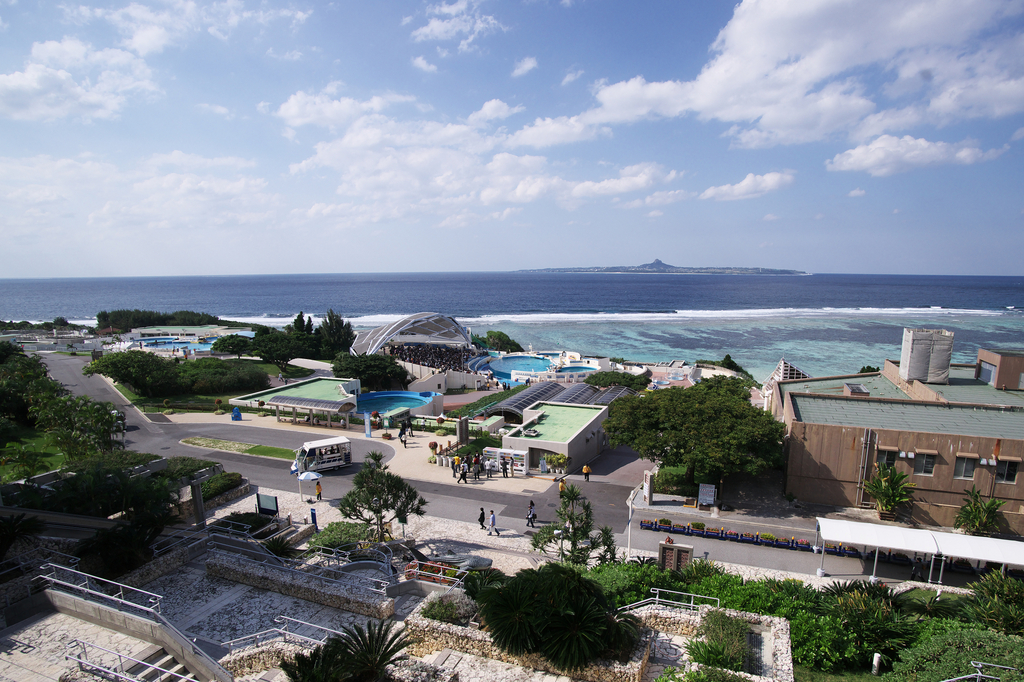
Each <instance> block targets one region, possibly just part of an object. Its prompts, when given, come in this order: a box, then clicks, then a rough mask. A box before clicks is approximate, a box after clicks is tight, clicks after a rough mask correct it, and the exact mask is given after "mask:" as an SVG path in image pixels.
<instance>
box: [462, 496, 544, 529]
mask: <svg viewBox="0 0 1024 682" xmlns="http://www.w3.org/2000/svg"><path fill="white" fill-rule="evenodd" d="M477 521H479V522H480V530H486V531H487V534H488V535H491V534H492V533H493V534H494V535H497V536H498V537H501V533H500V532H498V517H497V516H495V514H494V510H493V509H492V510H491V515H490V517H489V518H488V516H487V514H485V513H484V508H483V507H480V517H479V518H478V519H477ZM536 521H537V508H536V507H534V506H533V500H530V507H529V509H527V510H526V525H527V526H529V527H530V528H536V527H537V526H536V525H535V523H536ZM485 522H487V525H484V523H485Z"/></svg>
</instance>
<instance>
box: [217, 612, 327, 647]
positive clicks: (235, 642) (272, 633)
mask: <svg viewBox="0 0 1024 682" xmlns="http://www.w3.org/2000/svg"><path fill="white" fill-rule="evenodd" d="M274 622H275V623H279V624H281V625H282V627H279V628H270V629H269V630H263V631H262V632H257V633H254V634H251V635H246V636H244V637H238V638H236V639H232V640H228V641H227V642H221V646H222V647H224V648H226V649H227V650H228V651H229V652H231V651H234V650H236V649H241V648H244V647H247V646H259V645H260V644H261V643H263V644H265V643H267V642H273V641H275V640H281V641H282V642H289V643H293V644H298V645H300V646H304V647H306V648H307V649H312V648H314V647H318V646H320V645H321V644H323V643H324V642H326V641H327V639H328V638H329V637H331V636H332V635H333V636H338V637H341V636H344V634H345V633H343V632H340V631H338V630H332V629H330V628H325V627H324V626H322V625H316V624H314V623H307V622H305V621H302V620H297V619H295V618H289V617H288V616H278V617H277V618H275V619H274ZM290 627H304V628H313V629H314V630H320V631H322V632H324V633H325V634H324V636H323V638H322V639H317V638H315V637H309V636H307V635H300V634H298V633H297V632H292V631H290V630H289V629H288V628H290Z"/></svg>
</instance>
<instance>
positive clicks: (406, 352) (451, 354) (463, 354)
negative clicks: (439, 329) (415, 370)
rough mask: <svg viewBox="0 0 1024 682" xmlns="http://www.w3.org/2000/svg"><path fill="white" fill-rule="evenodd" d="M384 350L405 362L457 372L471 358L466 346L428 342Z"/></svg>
mask: <svg viewBox="0 0 1024 682" xmlns="http://www.w3.org/2000/svg"><path fill="white" fill-rule="evenodd" d="M384 352H385V353H387V354H389V355H391V356H392V357H394V358H397V359H398V360H404V361H405V362H411V363H414V364H417V365H423V366H424V367H433V368H434V369H440V370H449V369H450V370H453V371H456V372H461V371H463V368H464V367H465V366H466V360H468V359H469V358H470V351H469V350H467V349H465V348H451V347H449V346H433V345H426V344H417V345H408V346H406V345H402V346H386V347H385V350H384Z"/></svg>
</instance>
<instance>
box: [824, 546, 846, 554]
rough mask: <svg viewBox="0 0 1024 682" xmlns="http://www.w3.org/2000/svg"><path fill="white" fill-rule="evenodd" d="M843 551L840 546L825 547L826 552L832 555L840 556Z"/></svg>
mask: <svg viewBox="0 0 1024 682" xmlns="http://www.w3.org/2000/svg"><path fill="white" fill-rule="evenodd" d="M841 553H842V550H841V549H839V548H838V547H826V548H825V554H831V555H832V556H839V555H840V554H841Z"/></svg>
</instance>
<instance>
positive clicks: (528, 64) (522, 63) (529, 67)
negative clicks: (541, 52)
mask: <svg viewBox="0 0 1024 682" xmlns="http://www.w3.org/2000/svg"><path fill="white" fill-rule="evenodd" d="M536 68H537V59H536V58H534V57H523V58H522V59H520V60H519V61H518V62H516V68H514V69H512V77H513V78H519V77H520V76H525V75H526V74H528V73H530V72H531V71H533V70H534V69H536Z"/></svg>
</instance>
